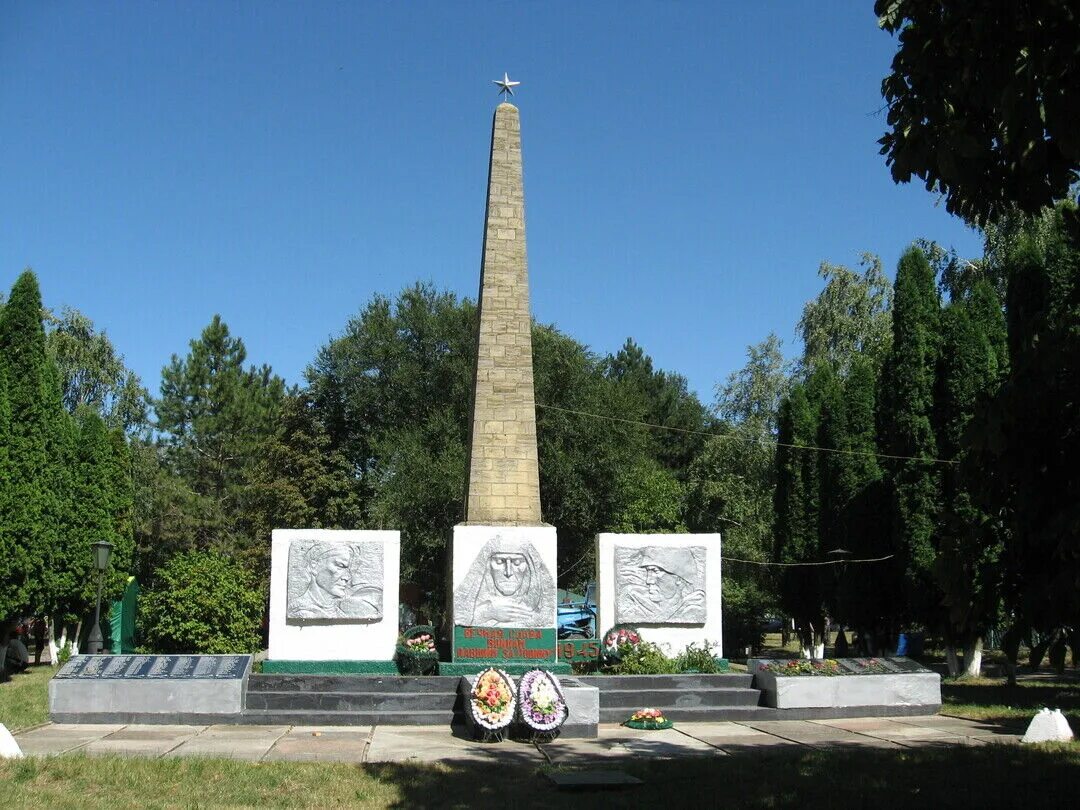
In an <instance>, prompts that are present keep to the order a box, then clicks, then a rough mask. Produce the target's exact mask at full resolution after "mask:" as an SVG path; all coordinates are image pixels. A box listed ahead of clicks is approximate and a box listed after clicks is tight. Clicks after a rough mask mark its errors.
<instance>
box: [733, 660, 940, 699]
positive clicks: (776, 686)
mask: <svg viewBox="0 0 1080 810" xmlns="http://www.w3.org/2000/svg"><path fill="white" fill-rule="evenodd" d="M757 660H758V659H751V661H749V662H748V666H751V665H753V664H754V662H755V661H757ZM753 672H754V688H755V689H760V690H761V691H762V692H764V693H765V705H766V706H770V707H772V708H774V709H809V708H842V707H848V706H934V707H936V706H940V705H941V676H940V675H938V674H937V673H936V672H905V673H889V674H887V675H835V676H831V677H827V676H815V675H802V676H799V675H792V676H784V675H779V676H778V675H776V674H775V673H772V672H762V671H760V670H758V669H756V667H755V668H754V670H753Z"/></svg>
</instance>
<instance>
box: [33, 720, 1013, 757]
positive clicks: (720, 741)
mask: <svg viewBox="0 0 1080 810" xmlns="http://www.w3.org/2000/svg"><path fill="white" fill-rule="evenodd" d="M1021 734H1023V729H1022V728H1018V727H1017V726H1015V725H1000V724H996V723H989V722H986V721H982V720H964V719H961V718H957V717H945V716H940V715H930V716H922V717H857V718H849V719H844V720H774V721H763V722H745V723H739V722H722V723H679V724H678V725H676V727H675V728H673V729H667V730H664V731H639V730H636V729H630V728H626V727H624V726H618V725H614V724H604V725H601V726H600V734H599V736H598V737H597V738H596V739H590V740H580V739H557V740H555V741H554V742H551V743H548V744H546V745H542V746H536V745H532V744H529V743H522V742H515V741H512V740H507V741H504V742H501V743H478V742H474V741H472V740H470V739H468V738H466V737H465V735H464V733H463V732H462V731H461V730H460V729H457V728H454V729H447V728H443V727H439V726H374V727H373V726H286V725H277V726H253V725H240V726H230V725H217V726H152V725H121V724H114V725H73V724H63V723H50V724H46V725H43V726H39V727H37V728H33V729H30V730H28V731H23V732H21V733H19V734H16V735H15V739H16V740H17V741H18V743H19V745H20V747H21V748H22V750H23V752H24V753H26V754H28V755H41V756H54V755H61V754H80V753H81V754H87V755H92V756H98V755H107V754H113V755H119V756H138V757H228V758H230V759H242V760H248V761H251V762H263V761H267V762H270V761H282V760H286V761H293V762H350V763H362V762H406V761H412V762H440V761H445V762H451V761H471V762H490V763H499V764H515V763H516V764H524V765H529V764H531V765H542V764H544V763H551V764H574V765H577V764H585V763H597V762H611V761H616V760H620V759H673V758H679V757H716V756H729V755H735V754H741V753H747V752H751V751H761V750H762V749H779V748H783V747H788V748H794V747H798V746H810V747H845V746H850V747H872V748H892V749H897V750H899V749H902V748H910V747H918V746H926V745H933V746H941V745H945V746H952V745H986V744H992V743H1015V742H1017V741H1019V739H1020V736H1021Z"/></svg>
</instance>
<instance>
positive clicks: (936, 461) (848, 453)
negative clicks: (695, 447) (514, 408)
mask: <svg viewBox="0 0 1080 810" xmlns="http://www.w3.org/2000/svg"><path fill="white" fill-rule="evenodd" d="M536 407H537V408H543V409H544V410H547V411H560V412H562V413H570V414H574V415H576V416H591V417H592V418H593V419H605V420H607V421H609V422H621V423H623V424H625V425H637V426H639V427H647V428H655V429H657V430H670V431H673V432H675V433H690V434H694V435H697V436H711V437H713V438H715V439H722V440H728V439H733V440H735V441H738V442H746V443H747V444H761V445H765V446H769V447H788V448H790V449H792V450H817V451H819V452H822V453H839V454H841V455H846V456H863V457H868V458H887V459H892V460H894V461H918V462H920V463H923V464H959V463H960V462H959V461H956V460H954V459H947V458H933V457H925V458H919V457H918V456H898V455H893V454H891V453H872V452H870V451H869V450H842V449H840V448H838V447H815V446H814V445H809V444H790V443H788V442H780V441H776V440H775V439H753V438H750V437H747V436H738V435H736V434H734V433H715V432H713V431H711V430H694V429H693V428H680V427H673V426H671V425H657V424H654V423H652V422H641V421H638V420H636V419H624V418H623V417H621V416H607V415H605V414H600V413H590V412H589V411H575V410H573V409H572V408H560V407H559V406H558V405H544V404H542V403H539V402H537V403H536Z"/></svg>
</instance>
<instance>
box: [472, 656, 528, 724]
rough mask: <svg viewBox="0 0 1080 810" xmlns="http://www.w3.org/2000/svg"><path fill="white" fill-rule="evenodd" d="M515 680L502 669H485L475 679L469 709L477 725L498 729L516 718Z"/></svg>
mask: <svg viewBox="0 0 1080 810" xmlns="http://www.w3.org/2000/svg"><path fill="white" fill-rule="evenodd" d="M514 692H515V689H514V682H513V680H512V679H511V678H510V676H509V675H507V674H506V673H505V672H503V671H502V670H501V669H493V668H489V669H485V670H484V671H483V672H481V673H479V674H478V675H477V676H476V680H475V681H473V688H472V693H471V695H470V699H469V711H470V713H471V715H472V718H473V720H475V721H476V723H477V725H479V726H481V727H483V728H485V729H488V730H490V731H496V730H498V729H502V728H506V727H507V726H509V725H510V723H511V722H512V721H513V719H514V711H515V710H516V709H517V699H516V698H515V697H514Z"/></svg>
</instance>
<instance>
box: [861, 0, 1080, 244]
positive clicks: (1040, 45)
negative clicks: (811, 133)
mask: <svg viewBox="0 0 1080 810" xmlns="http://www.w3.org/2000/svg"><path fill="white" fill-rule="evenodd" d="M874 11H875V13H876V14H877V15H878V18H879V24H880V25H881V27H882V28H884V29H885V30H886V31H888V32H889V33H890V34H898V36H899V42H900V46H899V50H898V51H897V53H896V56H895V57H894V58H893V62H892V72H891V73H890V74H889V75H888V76H886V77H885V79H884V80H883V81H882V85H881V92H882V95H883V96H884V97H885V101H886V103H887V104H888V107H889V114H888V124H889V130H888V131H887V132H886V133H885V136H884V137H883V138H882V139H881V140H880V143H881V154H883V155H885V156H886V162H887V164H888V165H889V167H890V168H891V171H892V176H893V179H894V180H895V181H896V182H898V183H907V182H909V181H910V180H911V178H912V177H913V176H914V177H918V178H920V179H921V180H923V181H924V182H925V183H926V187H927V189H928V190H934V191H939V192H940V193H942V194H944V195H945V204H946V207H947V209H948V210H949V212H950V213H953V214H957V215H959V216H961V217H963V218H964V219H966V220H968V221H970V222H979V223H984V222H986V221H987V220H996V219H998V218H999V217H1001V216H1002V215H1003V214H1005V213H1006V212H1007V211H1008V210H1009V208H1010V207H1011V206H1012V205H1013V204H1015V205H1017V206H1019V207H1020V209H1021V210H1023V211H1025V212H1027V213H1035V212H1037V211H1038V210H1039V209H1040V208H1042V207H1044V206H1047V205H1050V204H1052V203H1053V202H1054V201H1055V200H1060V199H1063V198H1064V197H1065V196H1066V195H1067V194H1068V192H1069V187H1070V185H1072V184H1073V183H1075V182H1076V181H1077V178H1078V173H1077V172H1078V169H1080V135H1078V133H1077V128H1076V122H1077V121H1078V120H1080V56H1078V54H1080V10H1078V9H1077V6H1076V4H1075V3H1074V2H1072V0H1026V2H1017V3H971V2H968V0H877V1H876V2H875V4H874Z"/></svg>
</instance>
